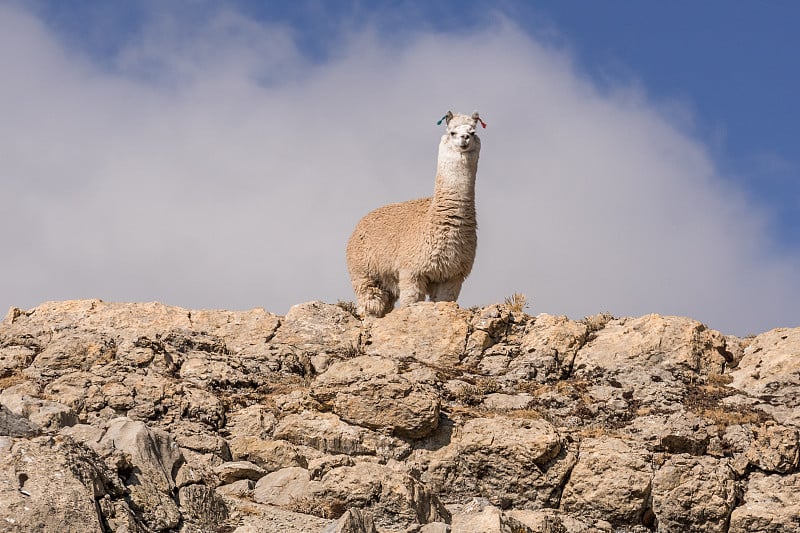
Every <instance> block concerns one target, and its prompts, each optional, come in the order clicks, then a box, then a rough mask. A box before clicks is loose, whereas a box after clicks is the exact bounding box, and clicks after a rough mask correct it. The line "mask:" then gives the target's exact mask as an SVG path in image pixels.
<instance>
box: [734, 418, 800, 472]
mask: <svg viewBox="0 0 800 533" xmlns="http://www.w3.org/2000/svg"><path fill="white" fill-rule="evenodd" d="M746 458H747V460H748V462H749V463H750V464H751V465H753V466H755V467H757V468H760V469H761V470H763V471H765V472H779V473H781V474H789V473H791V472H793V471H795V470H796V469H797V466H798V434H797V430H796V429H793V428H789V427H786V426H780V425H776V424H774V423H770V422H768V423H767V424H765V425H764V426H763V428H760V429H757V430H756V438H755V440H753V441H752V442H751V444H750V447H749V448H748V450H747V453H746Z"/></svg>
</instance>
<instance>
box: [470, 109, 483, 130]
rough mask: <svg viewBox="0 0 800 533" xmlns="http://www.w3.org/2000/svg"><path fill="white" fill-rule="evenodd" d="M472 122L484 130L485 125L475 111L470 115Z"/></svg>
mask: <svg viewBox="0 0 800 533" xmlns="http://www.w3.org/2000/svg"><path fill="white" fill-rule="evenodd" d="M472 120H474V121H475V124H478V123H480V125H481V127H483V128H486V123H485V122H484V121H483V120H481V116H480V115H479V114H478V112H477V111H475V112H474V113H473V114H472Z"/></svg>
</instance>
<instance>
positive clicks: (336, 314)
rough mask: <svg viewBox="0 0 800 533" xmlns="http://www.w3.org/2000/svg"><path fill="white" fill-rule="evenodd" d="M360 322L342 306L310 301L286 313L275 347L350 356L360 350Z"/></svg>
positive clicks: (273, 342) (277, 334)
mask: <svg viewBox="0 0 800 533" xmlns="http://www.w3.org/2000/svg"><path fill="white" fill-rule="evenodd" d="M360 337H361V331H360V329H359V320H358V319H357V318H356V317H354V316H353V315H352V314H350V313H349V312H347V311H345V310H344V309H342V308H341V307H339V306H338V305H330V304H326V303H323V302H318V301H315V302H308V303H304V304H299V305H295V306H293V307H292V308H291V309H289V312H288V313H286V317H285V318H284V319H283V321H282V322H281V326H280V328H279V329H278V331H277V333H276V334H275V336H274V337H273V338H272V340H271V341H270V344H272V345H283V346H286V347H289V348H291V349H293V350H297V351H299V352H301V353H313V354H319V353H325V354H348V353H352V352H354V351H358V348H359V345H360Z"/></svg>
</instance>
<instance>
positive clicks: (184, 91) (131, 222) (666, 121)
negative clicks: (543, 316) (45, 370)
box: [0, 6, 800, 334]
mask: <svg viewBox="0 0 800 533" xmlns="http://www.w3.org/2000/svg"><path fill="white" fill-rule="evenodd" d="M176 24H177V23H176V21H175V20H174V19H172V18H169V17H163V18H156V19H155V22H153V23H152V24H151V25H150V26H148V28H146V31H145V32H144V33H143V35H142V37H141V38H140V39H139V40H137V41H136V42H132V43H130V44H129V45H128V46H126V47H125V48H124V49H123V50H122V52H121V53H120V54H119V56H118V57H117V58H116V61H113V62H112V63H113V64H114V68H111V69H109V68H108V67H107V66H106V67H100V66H98V65H95V64H93V63H92V62H91V61H90V60H89V59H87V58H86V57H84V56H82V55H80V54H79V53H78V52H76V51H75V50H72V49H68V48H65V47H64V46H63V45H62V44H60V43H59V42H58V41H57V40H56V38H55V37H54V36H53V35H51V34H49V33H48V31H46V30H45V29H44V27H43V26H42V25H41V24H40V23H39V22H38V21H37V20H35V19H34V18H31V17H30V16H28V15H26V14H24V13H21V12H20V11H16V10H14V9H13V8H10V7H8V6H6V7H0V68H2V69H3V72H4V83H3V84H0V116H3V121H2V122H0V180H2V184H3V190H4V194H3V195H2V196H0V210H2V214H3V219H4V221H5V232H4V235H5V239H4V242H5V245H4V248H5V252H6V253H5V258H4V261H3V262H2V264H1V265H0V298H2V299H0V306H9V305H16V306H21V307H31V306H34V305H36V304H38V303H39V302H41V301H44V300H50V299H62V298H79V297H80V298H83V297H99V298H103V299H108V300H160V301H163V302H165V303H169V304H174V305H181V306H186V307H224V308H249V307H254V306H263V307H265V308H267V309H269V310H271V311H273V312H277V313H284V312H285V311H286V310H287V309H288V307H289V306H290V305H292V304H294V303H299V302H302V301H307V300H310V299H323V300H327V301H336V300H337V299H352V294H351V290H350V287H349V282H348V278H347V272H346V268H345V263H344V245H345V242H346V240H347V237H348V235H349V232H350V230H351V229H352V227H353V226H354V224H355V222H356V221H357V220H358V218H359V217H360V216H362V215H363V214H365V213H366V212H367V211H369V210H370V209H373V208H375V207H377V206H379V205H382V204H384V203H387V202H392V201H400V200H404V199H410V198H414V197H420V196H426V195H429V194H430V192H431V191H432V187H433V172H434V168H435V158H436V147H437V143H438V137H439V134H440V131H439V128H437V127H436V126H435V122H436V120H437V119H438V118H439V117H440V116H441V115H442V114H443V113H444V112H445V111H446V110H447V109H454V110H457V111H462V112H467V111H472V110H473V109H479V110H480V111H481V113H482V116H484V117H485V119H486V121H487V122H488V123H489V128H488V129H487V130H485V131H484V132H483V135H482V137H483V153H482V159H481V164H480V170H479V173H478V210H479V224H480V233H479V251H478V259H477V262H476V265H475V268H474V270H473V274H472V276H471V277H470V279H469V280H468V281H467V283H466V284H465V289H464V292H463V293H462V298H461V303H462V305H473V304H488V303H492V302H497V301H502V299H503V298H504V297H505V296H508V295H510V294H511V293H512V292H524V293H525V294H527V295H528V297H529V300H530V301H531V303H532V305H531V308H530V311H531V312H533V313H538V312H549V313H566V314H569V315H571V316H573V317H581V316H583V315H586V314H592V313H595V312H600V311H610V312H612V313H615V314H618V315H629V314H630V315H637V314H643V313H648V312H658V313H664V314H682V315H688V316H692V317H694V318H697V319H699V320H702V321H704V322H707V323H708V324H709V325H710V326H711V327H715V328H720V329H722V330H723V331H726V332H735V333H739V334H745V333H750V332H757V331H761V330H763V329H767V328H770V327H775V326H794V325H798V323H797V318H796V317H797V316H798V315H800V313H798V311H800V303H798V302H800V298H798V296H800V294H798V293H799V292H800V289H799V288H798V287H800V283H798V281H800V279H799V277H800V274H798V272H800V268H798V267H799V266H800V260H799V259H798V256H797V254H796V253H795V254H792V255H788V254H784V255H778V254H777V253H776V252H775V250H774V249H772V245H771V243H770V242H769V241H768V239H767V236H766V234H765V230H764V227H765V220H766V214H765V213H762V212H759V211H758V210H756V209H755V208H754V207H753V206H751V205H750V204H749V203H748V200H747V198H745V197H744V196H743V195H742V194H740V193H738V192H737V191H736V190H734V189H732V187H731V185H729V184H728V183H726V182H725V181H724V180H723V179H722V177H720V176H719V175H718V173H717V171H716V169H715V166H714V162H713V160H712V159H711V157H710V156H709V154H708V152H707V150H706V149H705V147H704V146H703V145H702V144H701V143H699V142H698V141H696V140H694V139H692V138H691V137H689V136H687V135H686V134H684V133H682V130H681V127H680V126H679V125H676V124H685V123H686V122H687V120H690V118H687V117H686V116H680V117H679V120H677V121H673V120H671V119H670V118H669V117H665V116H664V114H663V111H660V110H661V109H664V108H665V107H663V106H662V105H661V104H658V103H651V102H649V101H648V100H647V97H646V96H645V95H643V94H642V93H641V91H639V90H637V89H636V88H635V87H628V86H621V87H618V90H612V91H608V90H604V91H601V90H598V89H597V88H596V87H595V86H594V85H593V84H592V83H591V82H590V81H589V80H587V79H586V78H585V77H584V76H582V75H581V73H580V72H576V70H575V68H574V67H573V65H572V64H571V62H570V59H569V57H568V55H566V54H564V53H563V52H560V51H558V50H556V49H553V48H549V47H546V46H542V45H540V44H538V43H537V42H536V41H534V40H532V39H531V38H530V37H529V36H526V35H525V34H523V33H521V32H520V31H518V30H517V29H515V28H514V27H513V26H512V25H510V24H508V23H504V22H499V23H497V24H494V25H492V26H490V27H487V28H486V29H485V31H483V32H479V33H472V34H470V35H468V36H453V35H435V34H420V35H418V36H417V37H415V38H413V39H410V40H409V43H408V44H406V45H403V46H402V47H398V46H397V45H389V44H387V43H385V42H384V41H382V40H381V39H380V38H379V37H377V36H375V35H374V34H371V33H370V32H369V31H365V32H363V33H360V34H356V35H353V36H352V40H351V41H350V42H349V43H347V44H345V45H343V47H342V50H341V52H340V53H338V54H334V59H331V60H329V61H328V62H327V63H325V64H322V65H312V64H310V63H308V62H307V61H305V60H304V59H303V58H302V56H301V54H300V53H299V52H298V51H297V50H296V49H295V47H294V46H293V45H292V40H291V35H292V32H291V31H290V30H289V29H287V28H280V27H265V26H262V25H259V24H257V23H254V22H252V21H249V20H247V19H245V18H243V17H242V16H240V15H237V14H235V13H231V12H222V13H220V14H219V15H218V16H217V17H214V18H212V20H211V21H210V22H207V23H204V24H200V25H198V26H196V27H193V28H192V29H191V31H186V29H185V28H183V27H180V26H179V25H178V26H176ZM6 80H10V81H9V82H7V81H6Z"/></svg>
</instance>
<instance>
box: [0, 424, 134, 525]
mask: <svg viewBox="0 0 800 533" xmlns="http://www.w3.org/2000/svg"><path fill="white" fill-rule="evenodd" d="M9 444H10V445H9V446H8V447H7V449H5V450H2V452H1V453H0V524H2V526H0V529H3V528H7V529H3V531H20V532H23V531H64V532H75V533H78V532H87V533H92V532H96V533H103V532H104V531H105V528H104V526H103V524H102V520H103V519H104V518H102V514H105V513H104V510H103V508H102V507H101V508H100V509H99V510H98V507H97V506H96V503H95V502H96V501H101V500H104V499H105V501H108V500H109V499H110V498H119V497H121V495H122V488H121V484H120V482H119V479H118V478H117V477H116V475H115V474H114V472H112V471H110V470H109V469H108V468H107V467H106V466H105V465H104V464H103V462H102V461H100V460H99V458H98V457H97V456H96V455H95V454H93V453H92V452H91V451H90V450H89V449H88V448H86V447H85V446H83V445H81V444H79V443H76V442H75V441H73V440H71V439H66V438H56V439H52V438H50V437H35V438H33V439H22V440H12V441H10V443H9ZM54 489H55V490H54ZM98 511H100V513H101V514H99V513H98Z"/></svg>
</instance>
